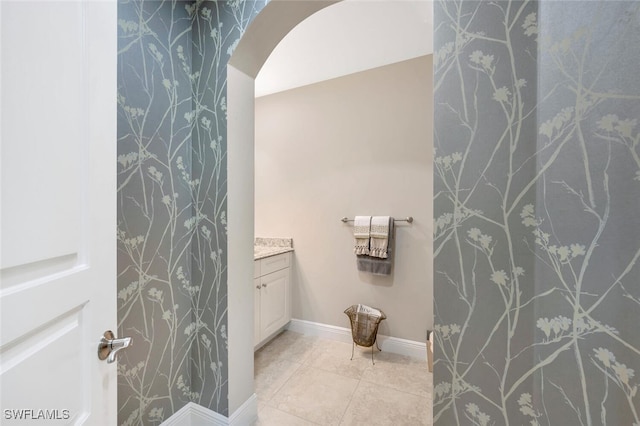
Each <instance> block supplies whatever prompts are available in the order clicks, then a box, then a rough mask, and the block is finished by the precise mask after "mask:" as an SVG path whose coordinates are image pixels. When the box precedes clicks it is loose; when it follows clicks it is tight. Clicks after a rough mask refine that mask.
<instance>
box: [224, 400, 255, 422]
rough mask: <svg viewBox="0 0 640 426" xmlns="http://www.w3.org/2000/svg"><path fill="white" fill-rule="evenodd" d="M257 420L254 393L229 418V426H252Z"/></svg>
mask: <svg viewBox="0 0 640 426" xmlns="http://www.w3.org/2000/svg"><path fill="white" fill-rule="evenodd" d="M256 420H258V396H257V395H256V394H255V393H254V394H252V395H251V396H250V397H249V399H247V400H246V401H245V402H244V403H243V404H242V405H241V406H240V407H238V409H237V410H236V411H234V412H233V413H232V414H231V417H229V423H228V424H229V425H231V426H247V425H252V424H254V423H255V421H256Z"/></svg>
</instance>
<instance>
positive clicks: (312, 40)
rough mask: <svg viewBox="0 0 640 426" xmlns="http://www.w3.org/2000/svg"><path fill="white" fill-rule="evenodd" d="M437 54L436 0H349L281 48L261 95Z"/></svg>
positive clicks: (264, 73)
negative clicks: (434, 46) (434, 27)
mask: <svg viewBox="0 0 640 426" xmlns="http://www.w3.org/2000/svg"><path fill="white" fill-rule="evenodd" d="M431 53H433V3H432V1H430V0H344V1H341V2H338V3H336V4H334V5H331V6H329V7H326V8H324V9H322V10H320V11H319V12H316V13H315V14H313V15H311V16H310V17H309V18H307V19H306V20H304V21H303V22H302V23H300V24H299V25H298V26H296V27H295V28H293V30H291V32H289V34H287V35H286V36H285V38H284V39H282V41H281V42H280V43H279V44H278V45H277V46H276V48H275V49H274V50H273V52H272V53H271V55H270V56H269V58H268V59H267V61H266V62H265V64H264V65H263V67H262V68H261V69H260V72H259V73H258V75H257V77H256V81H255V91H256V92H255V93H256V97H259V96H264V95H268V94H271V93H276V92H280V91H283V90H288V89H293V88H295V87H300V86H305V85H308V84H313V83H317V82H319V81H324V80H329V79H332V78H336V77H340V76H343V75H348V74H353V73H355V72H359V71H364V70H367V69H371V68H376V67H380V66H383V65H388V64H392V63H395V62H400V61H404V60H407V59H411V58H416V57H419V56H423V55H428V54H431Z"/></svg>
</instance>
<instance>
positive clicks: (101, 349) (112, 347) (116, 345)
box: [98, 330, 132, 364]
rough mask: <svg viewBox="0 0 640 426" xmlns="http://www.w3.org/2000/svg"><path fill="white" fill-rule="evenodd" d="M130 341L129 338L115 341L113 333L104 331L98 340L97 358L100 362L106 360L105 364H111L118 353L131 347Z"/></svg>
mask: <svg viewBox="0 0 640 426" xmlns="http://www.w3.org/2000/svg"><path fill="white" fill-rule="evenodd" d="M131 341H132V339H131V337H124V338H122V339H116V336H115V335H114V334H113V331H111V330H107V331H105V332H104V336H102V337H101V338H100V343H99V344H98V358H100V360H105V359H106V360H107V363H109V364H111V363H112V362H114V361H115V360H116V354H117V353H118V351H120V350H121V349H124V348H128V347H129V346H131Z"/></svg>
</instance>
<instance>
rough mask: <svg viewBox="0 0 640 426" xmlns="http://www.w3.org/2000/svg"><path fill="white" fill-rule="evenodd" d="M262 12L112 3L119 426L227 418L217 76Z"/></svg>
mask: <svg viewBox="0 0 640 426" xmlns="http://www.w3.org/2000/svg"><path fill="white" fill-rule="evenodd" d="M264 4H265V2H264V1H263V2H255V1H239V0H232V1H226V2H213V1H206V2H205V1H196V2H183V1H177V0H172V1H145V0H129V1H120V2H119V4H118V30H119V40H118V231H117V233H118V274H119V275H118V322H119V323H118V333H119V335H127V336H131V337H133V341H134V345H133V347H132V348H131V350H128V352H127V353H126V354H123V355H121V356H120V359H119V365H118V398H119V401H118V406H119V414H118V422H119V423H120V424H122V425H134V424H135V425H142V424H145V425H146V424H159V423H161V422H162V421H163V420H166V419H167V418H168V417H170V416H171V415H172V414H173V413H175V412H176V411H177V410H179V409H180V408H181V407H182V406H184V405H185V404H186V403H188V402H190V401H193V402H195V403H198V404H200V405H202V406H204V407H207V408H210V409H212V410H214V411H216V412H219V413H221V414H223V415H228V400H227V398H228V384H227V380H228V374H227V365H226V364H227V353H228V348H227V344H228V341H227V315H226V314H227V276H226V264H227V260H226V245H227V242H226V241H227V236H226V232H227V230H226V225H227V218H226V196H227V188H226V152H227V148H226V120H227V117H226V110H227V108H226V103H227V101H226V67H227V62H228V60H229V58H230V56H231V54H232V53H233V50H234V48H235V46H236V45H237V43H238V40H239V39H240V37H241V35H242V34H243V33H244V31H245V30H246V28H247V26H248V25H249V23H250V22H251V20H252V19H253V18H254V17H255V16H256V15H257V13H258V12H259V10H260V9H261V8H262V7H264Z"/></svg>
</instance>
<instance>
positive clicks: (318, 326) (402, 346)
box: [287, 319, 427, 359]
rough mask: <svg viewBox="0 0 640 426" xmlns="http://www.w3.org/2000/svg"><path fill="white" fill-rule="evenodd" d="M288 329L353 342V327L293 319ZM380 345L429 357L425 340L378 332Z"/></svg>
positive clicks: (392, 351)
mask: <svg viewBox="0 0 640 426" xmlns="http://www.w3.org/2000/svg"><path fill="white" fill-rule="evenodd" d="M287 329H288V330H291V331H295V332H296V333H300V334H304V335H307V336H317V337H322V338H323V339H328V340H335V341H338V342H345V343H351V342H352V341H353V340H352V339H351V329H349V328H344V327H337V326H335V325H329V324H322V323H317V322H312V321H305V320H299V319H292V320H291V322H289V325H288V326H287ZM378 345H379V346H380V349H382V350H383V351H386V352H391V353H394V354H399V355H406V356H410V357H412V358H416V359H426V357H427V346H426V343H424V342H416V341H414V340H407V339H400V338H398V337H391V336H384V335H382V334H378Z"/></svg>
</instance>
